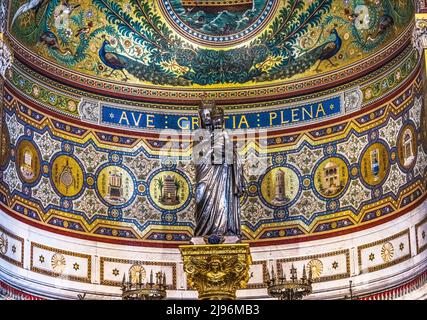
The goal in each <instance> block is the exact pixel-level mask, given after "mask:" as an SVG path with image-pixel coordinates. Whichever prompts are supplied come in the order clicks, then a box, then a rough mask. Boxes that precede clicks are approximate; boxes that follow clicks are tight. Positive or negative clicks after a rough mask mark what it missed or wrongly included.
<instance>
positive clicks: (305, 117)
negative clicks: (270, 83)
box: [101, 97, 342, 130]
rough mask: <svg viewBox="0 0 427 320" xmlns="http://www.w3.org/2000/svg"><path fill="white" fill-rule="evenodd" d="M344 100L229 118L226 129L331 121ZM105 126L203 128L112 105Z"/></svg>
mask: <svg viewBox="0 0 427 320" xmlns="http://www.w3.org/2000/svg"><path fill="white" fill-rule="evenodd" d="M341 109H342V107H341V97H334V98H330V99H327V100H324V101H320V102H315V103H312V104H307V105H301V106H296V107H286V108H283V109H278V110H274V111H263V112H257V113H246V114H234V113H233V114H229V115H226V116H225V119H226V121H225V127H226V129H257V128H269V127H275V126H286V125H293V124H297V123H300V122H309V121H312V120H319V119H324V118H329V117H332V116H336V115H339V114H341ZM101 110H102V112H101V114H102V123H103V124H113V125H115V126H123V127H131V128H141V129H174V130H195V129H197V128H198V127H199V117H198V115H197V114H195V115H194V114H193V115H183V114H180V115H177V114H164V113H147V112H142V111H137V110H125V109H123V108H121V107H114V106H109V105H102V106H101Z"/></svg>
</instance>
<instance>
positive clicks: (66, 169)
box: [52, 156, 84, 197]
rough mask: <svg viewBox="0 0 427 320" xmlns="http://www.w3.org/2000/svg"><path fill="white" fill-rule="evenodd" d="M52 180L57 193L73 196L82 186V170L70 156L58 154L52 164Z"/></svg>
mask: <svg viewBox="0 0 427 320" xmlns="http://www.w3.org/2000/svg"><path fill="white" fill-rule="evenodd" d="M52 181H53V185H54V187H55V189H56V190H57V191H58V193H59V194H61V195H63V196H65V197H74V196H75V195H77V194H78V193H79V192H80V191H81V190H82V188H83V181H84V179H83V170H82V168H81V166H80V165H79V164H78V162H77V161H76V160H75V159H73V158H72V157H70V156H59V157H58V158H56V159H55V160H54V161H53V164H52Z"/></svg>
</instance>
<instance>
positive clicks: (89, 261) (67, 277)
mask: <svg viewBox="0 0 427 320" xmlns="http://www.w3.org/2000/svg"><path fill="white" fill-rule="evenodd" d="M34 248H39V249H42V250H47V251H51V252H54V253H59V254H65V255H68V256H72V257H78V258H83V259H87V276H86V277H85V278H84V277H77V276H72V275H64V276H62V275H61V274H59V273H57V272H52V271H48V270H43V269H40V268H37V267H35V266H34ZM30 270H31V271H34V272H37V273H40V274H44V275H47V276H51V277H61V279H62V277H63V278H64V280H70V281H77V282H85V283H91V277H92V256H90V255H87V254H83V253H77V252H72V251H66V250H62V249H58V248H53V247H49V246H46V245H43V244H39V243H36V242H31V256H30Z"/></svg>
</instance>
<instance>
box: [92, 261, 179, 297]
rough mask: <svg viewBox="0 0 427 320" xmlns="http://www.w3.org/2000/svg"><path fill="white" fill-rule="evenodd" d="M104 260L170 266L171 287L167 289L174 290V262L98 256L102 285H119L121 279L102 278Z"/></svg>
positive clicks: (175, 276)
mask: <svg viewBox="0 0 427 320" xmlns="http://www.w3.org/2000/svg"><path fill="white" fill-rule="evenodd" d="M105 262H113V263H121V264H131V265H134V264H136V265H138V264H141V265H150V266H160V267H172V287H171V288H169V290H176V284H177V274H176V262H164V261H142V260H127V259H117V258H109V257H101V258H100V279H101V284H102V285H108V286H115V287H120V286H121V285H122V281H111V280H105V279H104V272H105Z"/></svg>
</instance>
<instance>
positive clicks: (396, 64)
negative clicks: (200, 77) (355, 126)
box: [6, 46, 418, 117]
mask: <svg viewBox="0 0 427 320" xmlns="http://www.w3.org/2000/svg"><path fill="white" fill-rule="evenodd" d="M414 59H415V60H416V61H418V53H417V51H416V50H415V49H414V48H413V47H412V46H408V47H407V48H406V49H405V50H404V51H403V52H402V53H401V54H400V55H399V56H397V57H396V58H394V59H393V60H392V61H390V63H388V64H386V65H384V66H382V67H381V68H379V69H378V70H374V71H372V72H371V73H369V74H368V75H366V76H364V77H362V78H359V79H357V80H354V81H352V82H349V83H346V84H344V85H341V86H339V87H334V88H333V89H330V90H326V91H323V92H318V93H311V94H308V95H303V96H298V97H294V98H288V99H282V100H280V99H279V100H278V99H275V100H273V101H266V102H259V101H254V102H252V103H250V104H241V103H238V104H228V105H224V106H225V108H226V110H227V111H234V110H240V111H242V110H248V109H254V110H268V109H274V108H276V107H278V106H282V105H286V104H298V103H300V102H302V101H308V100H313V99H319V98H320V97H323V96H330V95H332V94H336V92H337V91H338V92H345V91H348V90H351V89H352V88H355V87H358V86H361V88H362V90H363V91H364V92H365V91H366V90H369V89H371V91H372V93H373V94H374V95H373V96H372V97H370V98H369V99H367V100H368V102H369V104H371V103H373V102H375V101H377V100H378V99H380V98H383V97H384V95H385V94H387V93H389V92H390V90H393V89H394V88H395V87H396V86H398V85H399V84H401V83H402V82H403V81H404V80H405V79H406V78H408V77H409V76H410V75H411V73H412V72H416V70H417V69H416V68H413V65H414V64H416V61H415V60H414ZM405 66H407V67H405ZM399 70H400V71H399ZM404 70H406V72H405V71H404ZM397 72H399V76H396V73H397ZM6 75H7V78H8V81H9V83H10V84H13V85H14V86H15V88H16V89H17V90H21V91H24V92H23V94H24V95H26V96H27V98H28V99H30V100H31V101H33V102H35V103H41V104H42V106H43V107H44V108H48V109H51V110H54V111H56V112H58V113H60V114H67V115H69V116H71V117H73V116H75V115H76V112H77V110H76V111H72V110H74V107H75V104H78V103H79V101H80V98H77V97H84V98H85V99H86V98H87V99H89V100H94V101H102V102H103V103H106V104H114V105H120V104H122V103H123V99H113V98H108V97H106V96H98V95H95V94H91V93H88V92H84V91H80V90H78V89H74V88H71V87H68V86H64V85H62V84H61V83H59V82H56V81H54V80H51V79H49V78H46V77H45V76H42V75H40V74H38V73H36V72H34V71H33V70H31V69H30V68H28V67H27V66H25V65H24V64H22V63H21V62H19V61H16V62H15V63H14V65H13V67H12V68H11V69H10V71H9V72H8V73H7V74H6ZM378 78H379V79H383V78H392V79H393V80H392V81H391V82H390V83H389V84H388V85H387V87H386V88H384V87H380V89H376V87H377V86H378V85H377V84H376V83H375V81H378V80H376V79H378ZM397 78H399V80H398V79H397ZM372 81H374V82H372ZM379 82H381V81H379ZM43 92H46V94H43ZM50 95H54V96H55V97H53V101H54V103H52V102H50V101H49V100H46V99H48V98H49V96H50ZM364 96H365V95H364ZM40 97H41V98H43V97H44V99H42V100H40ZM68 100H69V101H68ZM46 101H47V103H46ZM67 101H68V102H67ZM183 102H185V101H182V100H180V101H179V105H170V104H161V105H159V104H157V103H142V102H141V103H138V102H134V101H127V103H126V107H133V108H135V109H137V110H147V111H148V110H153V111H156V110H157V111H158V110H159V108H161V109H162V110H166V111H167V110H174V111H177V110H178V111H186V112H189V111H194V110H195V109H197V105H194V103H195V102H192V103H193V105H190V106H183V105H182V103H183ZM237 102H238V101H237ZM197 103H198V101H197ZM68 104H69V105H68ZM70 108H71V109H70Z"/></svg>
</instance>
